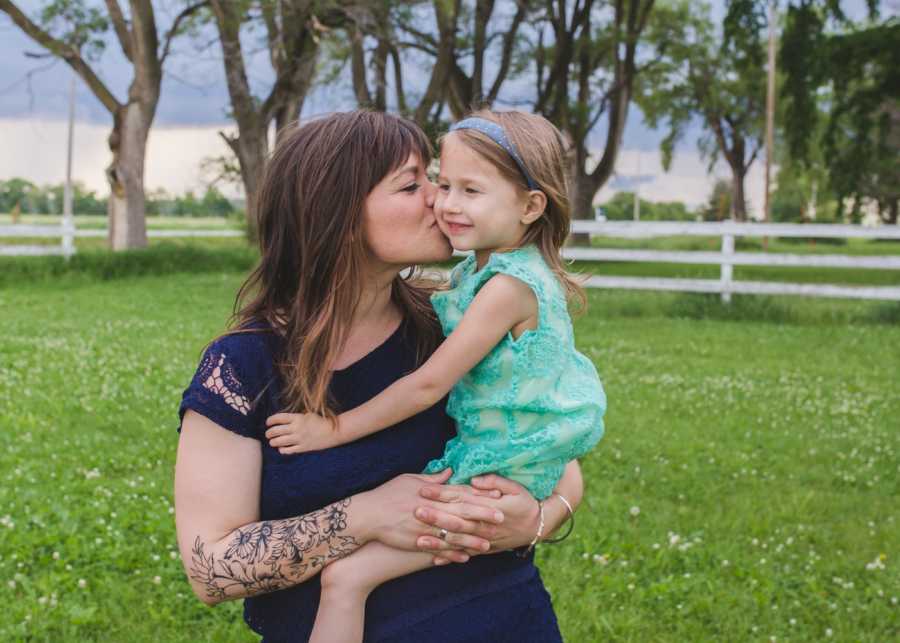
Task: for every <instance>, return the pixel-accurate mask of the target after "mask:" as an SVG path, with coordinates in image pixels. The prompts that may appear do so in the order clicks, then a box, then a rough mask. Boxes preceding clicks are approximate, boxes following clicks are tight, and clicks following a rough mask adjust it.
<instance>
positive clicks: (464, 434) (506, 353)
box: [425, 246, 606, 498]
mask: <svg viewBox="0 0 900 643" xmlns="http://www.w3.org/2000/svg"><path fill="white" fill-rule="evenodd" d="M498 273H503V274H507V275H511V276H513V277H515V278H516V279H519V280H521V281H523V282H524V283H525V284H527V285H528V286H529V287H530V288H531V289H532V290H533V291H534V294H535V296H536V297H537V302H538V325H537V328H535V329H533V330H526V331H525V332H524V333H522V335H521V336H520V337H519V338H518V339H513V337H512V334H511V333H508V334H507V335H506V337H505V338H503V340H502V341H501V342H500V343H499V344H497V345H496V346H495V347H494V348H493V349H492V350H491V352H490V353H488V354H487V355H486V356H485V358H484V359H483V360H481V361H480V362H479V363H478V364H477V365H476V366H475V368H473V369H472V370H471V371H469V372H468V373H467V374H466V375H465V376H464V377H463V378H462V379H461V380H460V381H459V382H457V383H456V386H454V387H453V390H452V391H451V392H450V401H449V402H448V404H447V413H448V414H449V415H450V416H451V417H453V419H455V420H456V427H457V436H456V437H455V438H453V439H452V440H450V441H449V442H447V446H446V448H445V449H444V455H443V457H441V458H440V459H438V460H432V461H431V462H429V463H428V466H427V467H426V469H425V471H426V473H435V472H437V471H441V470H443V469H445V468H446V467H451V468H452V469H453V477H452V478H451V479H450V482H451V483H454V484H456V483H464V482H467V481H468V480H469V479H470V478H472V477H473V476H476V475H479V474H482V473H490V472H494V473H498V474H500V475H502V476H504V477H507V478H510V479H512V480H515V481H516V482H518V483H520V484H521V485H523V486H524V487H526V488H527V489H528V491H530V492H531V494H532V495H533V496H534V497H535V498H546V497H547V496H549V495H550V494H551V493H552V492H553V488H554V487H555V486H556V483H557V482H558V481H559V479H560V477H562V473H563V469H564V468H565V466H566V463H567V462H569V461H570V460H572V459H574V458H577V457H579V456H582V455H584V454H585V453H587V452H588V451H589V450H590V449H591V448H592V447H593V446H594V445H595V444H596V443H597V441H598V440H599V439H600V438H601V437H602V436H603V414H604V412H605V411H606V395H605V393H604V392H603V386H602V385H601V384H600V378H599V376H598V375H597V370H596V369H595V368H594V365H593V364H592V363H591V361H590V360H589V359H588V358H587V357H585V356H584V355H582V354H581V353H579V352H578V351H577V350H575V339H574V335H573V333H572V320H571V318H570V317H569V313H568V310H567V308H566V299H565V293H564V292H563V289H562V286H561V285H560V283H559V280H558V279H557V278H556V275H554V274H553V272H552V271H551V270H550V268H549V267H548V266H547V264H546V262H545V261H544V259H543V257H542V256H541V253H540V251H539V250H538V249H537V248H536V247H535V246H526V247H524V248H518V249H516V250H513V251H510V252H502V253H501V252H495V253H494V254H492V255H491V258H490V259H489V260H488V262H487V264H486V265H485V266H484V268H482V269H481V270H478V271H476V264H475V256H474V255H472V256H470V257H468V258H466V259H465V260H464V261H462V262H461V263H460V264H459V265H457V266H456V267H455V268H454V269H453V272H452V274H451V276H450V286H451V289H450V290H446V291H441V292H437V293H435V294H434V295H432V297H431V301H432V304H433V305H434V309H435V311H436V312H437V314H438V317H439V318H440V320H441V325H442V327H443V330H444V334H445V335H449V334H450V333H451V332H453V329H454V328H456V326H457V325H458V324H459V322H460V320H461V319H462V316H463V313H464V312H465V311H466V308H468V306H469V304H470V303H472V300H473V299H474V298H475V295H476V294H477V293H478V291H479V290H480V289H481V287H482V286H483V285H484V284H485V283H486V282H487V280H488V279H490V278H491V277H492V276H494V275H495V274H498Z"/></svg>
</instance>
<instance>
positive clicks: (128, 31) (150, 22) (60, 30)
mask: <svg viewBox="0 0 900 643" xmlns="http://www.w3.org/2000/svg"><path fill="white" fill-rule="evenodd" d="M105 4H106V11H107V16H104V15H103V13H102V12H101V11H100V10H99V9H98V8H96V7H90V6H88V5H87V4H85V2H84V0H53V1H52V2H49V3H47V4H46V5H45V7H44V10H43V12H42V14H41V19H40V20H39V21H38V22H35V21H34V20H32V19H31V18H29V17H28V16H27V15H26V14H25V13H24V12H23V11H22V10H21V9H20V8H19V7H18V6H17V5H16V4H15V3H14V2H12V1H11V0H0V11H3V12H4V13H6V14H7V15H9V17H10V18H11V19H12V21H13V22H14V23H15V24H16V25H17V26H18V27H19V28H20V29H22V31H24V32H25V33H26V34H27V35H28V36H29V37H31V38H32V40H34V41H35V42H36V43H38V44H39V45H40V46H42V47H43V48H44V49H46V50H47V51H48V52H49V55H52V56H56V57H58V58H61V59H62V60H64V61H65V62H66V63H67V64H68V65H69V66H70V67H72V69H73V70H74V71H75V73H77V74H78V75H79V76H80V77H81V79H82V80H83V81H84V82H85V84H86V85H87V86H88V88H89V89H90V90H91V92H92V93H93V94H94V96H96V97H97V100H99V101H100V103H101V104H102V105H103V106H104V107H105V108H106V110H107V111H108V112H109V113H110V115H111V116H112V119H113V129H112V132H111V133H110V136H109V149H110V151H111V152H112V161H111V163H110V165H109V167H108V168H107V170H106V175H107V180H108V181H109V186H110V198H109V206H108V216H109V226H108V227H109V243H110V246H111V247H112V248H113V250H125V249H128V248H138V247H143V246H146V245H147V230H146V222H145V220H144V216H145V204H144V158H145V156H146V148H147V136H148V134H149V132H150V126H151V124H152V123H153V117H154V116H155V114H156V106H157V103H158V101H159V91H160V83H161V81H162V75H163V65H164V63H165V61H166V58H167V57H168V55H169V52H170V50H171V49H170V47H171V43H172V39H173V38H174V37H175V36H176V35H177V34H178V33H179V32H180V30H181V29H182V27H183V26H184V24H185V21H186V20H187V19H188V18H189V17H190V16H191V15H192V14H193V13H195V12H196V11H197V10H198V9H199V8H200V7H201V6H203V5H205V4H206V3H205V2H197V3H195V4H190V5H188V6H186V7H185V8H184V9H183V10H182V11H181V12H180V13H179V14H178V15H177V16H176V18H175V19H174V20H173V22H172V24H171V26H170V28H169V30H168V31H167V32H166V34H165V36H164V37H163V38H162V43H160V38H159V35H158V31H157V25H156V16H155V14H154V10H153V5H152V3H151V2H150V0H130V3H129V12H128V14H127V15H126V13H125V12H124V11H123V10H122V7H121V6H120V5H119V3H118V1H117V0H106V3H105ZM110 24H111V25H112V27H113V31H114V32H115V35H116V39H117V40H118V42H119V45H120V47H121V49H122V53H123V55H124V56H125V58H126V59H127V60H128V61H129V62H130V63H131V65H132V73H133V75H132V79H131V83H130V84H129V87H128V94H127V97H126V98H125V100H124V101H121V100H119V99H118V98H116V96H115V95H114V94H113V93H112V91H110V89H109V88H108V87H107V86H106V84H105V83H104V82H103V81H102V80H101V79H100V77H99V75H98V74H97V73H96V72H95V70H94V67H92V66H91V65H92V64H94V63H96V60H97V57H98V56H99V53H100V52H101V51H102V50H103V45H104V41H103V40H102V36H103V34H104V33H105V32H106V31H107V30H108V28H109V26H110ZM54 34H55V35H54Z"/></svg>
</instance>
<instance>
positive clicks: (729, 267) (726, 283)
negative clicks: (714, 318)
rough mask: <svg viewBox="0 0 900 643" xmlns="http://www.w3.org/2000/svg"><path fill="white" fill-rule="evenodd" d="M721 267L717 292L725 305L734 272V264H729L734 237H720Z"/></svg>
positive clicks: (732, 251) (731, 235) (729, 296)
mask: <svg viewBox="0 0 900 643" xmlns="http://www.w3.org/2000/svg"><path fill="white" fill-rule="evenodd" d="M722 254H723V255H724V256H723V257H722V267H721V274H720V277H719V284H720V285H719V289H720V290H719V292H721V293H722V303H723V304H727V303H729V302H730V301H731V276H732V274H733V272H734V264H732V263H731V256H732V255H733V254H734V235H733V234H728V233H726V234H723V235H722Z"/></svg>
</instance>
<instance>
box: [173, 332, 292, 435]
mask: <svg viewBox="0 0 900 643" xmlns="http://www.w3.org/2000/svg"><path fill="white" fill-rule="evenodd" d="M277 340H278V336H277V335H276V333H275V332H274V331H273V330H272V328H271V327H270V326H268V325H266V324H245V325H242V326H240V327H238V328H236V329H234V330H232V331H229V332H227V333H225V334H223V335H220V336H219V337H217V338H216V339H214V340H213V341H212V342H210V343H209V344H208V345H207V346H206V349H205V350H204V351H203V355H202V357H201V358H200V364H199V365H198V366H197V370H196V372H195V373H194V377H193V378H192V379H191V382H190V384H188V387H187V388H186V389H185V391H184V393H183V394H182V401H181V407H180V409H179V416H180V417H181V418H182V420H183V419H184V414H185V412H186V411H187V410H188V409H192V410H194V411H197V412H199V413H200V414H201V415H204V416H206V417H207V418H209V419H211V420H213V421H214V422H216V423H217V424H219V425H220V426H222V427H224V428H226V429H228V430H230V431H233V432H235V433H238V434H239V435H243V436H246V437H252V438H256V439H259V436H258V435H257V433H258V431H257V429H258V421H259V417H258V415H259V413H261V412H263V411H264V410H265V409H264V405H260V400H261V399H262V396H263V393H264V392H265V390H266V389H267V388H268V386H269V384H270V382H271V381H272V379H273V376H274V373H275V356H276V352H275V350H276V346H277ZM179 430H180V429H179Z"/></svg>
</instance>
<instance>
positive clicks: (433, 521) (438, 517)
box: [416, 473, 540, 553]
mask: <svg viewBox="0 0 900 643" xmlns="http://www.w3.org/2000/svg"><path fill="white" fill-rule="evenodd" d="M420 493H421V495H422V497H423V498H427V499H429V500H432V501H434V502H440V503H445V504H443V505H440V509H441V511H438V510H435V509H433V508H427V507H420V508H419V509H417V511H416V517H417V518H419V520H421V521H422V522H425V523H428V524H429V525H433V526H434V527H436V528H438V529H440V528H443V529H446V530H447V531H455V530H456V529H457V528H459V527H465V528H466V529H471V530H472V532H471V533H477V534H479V535H480V536H482V537H484V538H487V539H488V540H490V542H491V548H490V551H491V552H496V551H502V550H505V549H513V548H516V547H522V546H524V545H528V544H530V543H531V541H532V540H533V539H534V536H535V534H536V533H537V529H538V525H539V523H540V508H539V507H538V502H537V500H535V499H534V497H533V496H532V495H531V494H530V493H528V490H527V489H525V487H523V486H522V485H520V484H519V483H518V482H513V481H512V480H508V479H507V478H503V477H501V476H498V475H496V474H493V473H492V474H488V475H484V476H479V477H477V478H473V479H472V486H471V487H470V486H468V485H427V486H424V487H422V490H421V492H420ZM457 503H467V504H468V503H478V504H479V505H481V506H483V507H484V508H490V509H493V510H495V511H499V512H500V513H501V514H502V515H503V519H502V520H501V521H499V522H498V523H496V524H492V525H488V524H482V525H472V524H470V523H471V520H469V521H466V520H465V518H466V516H464V515H462V514H464V511H462V510H452V509H451V507H454V506H456V505H457ZM419 546H420V548H422V549H430V550H436V551H441V550H444V549H446V543H445V542H443V541H441V540H439V539H438V538H435V537H434V536H433V535H431V536H423V537H422V538H420V539H419ZM480 553H485V552H484V551H482V552H480Z"/></svg>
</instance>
